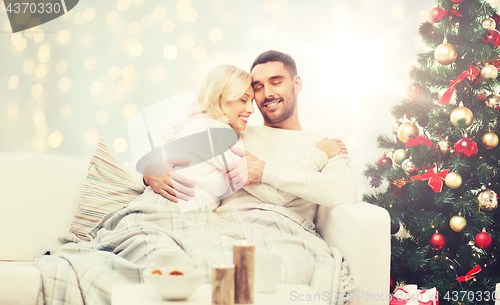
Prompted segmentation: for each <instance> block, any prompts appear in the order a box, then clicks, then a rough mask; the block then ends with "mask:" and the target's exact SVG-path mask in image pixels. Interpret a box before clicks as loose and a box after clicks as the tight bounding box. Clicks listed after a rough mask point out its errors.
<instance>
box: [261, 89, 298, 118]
mask: <svg viewBox="0 0 500 305" xmlns="http://www.w3.org/2000/svg"><path fill="white" fill-rule="evenodd" d="M292 96H293V99H292V100H289V101H288V102H287V103H285V102H284V99H283V98H282V97H280V98H274V99H267V98H266V99H265V100H264V103H262V104H263V105H265V104H266V103H269V102H271V103H272V102H281V103H282V105H283V108H282V111H281V113H280V114H279V115H278V116H273V117H270V116H269V115H268V113H267V111H266V106H262V108H263V109H264V111H262V110H261V111H260V112H261V113H262V116H263V117H264V120H265V121H266V122H269V123H279V122H283V121H284V120H286V119H288V118H289V117H291V116H292V115H293V112H294V111H295V103H296V99H295V94H292ZM270 114H271V115H272V114H274V113H270Z"/></svg>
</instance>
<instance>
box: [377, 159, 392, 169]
mask: <svg viewBox="0 0 500 305" xmlns="http://www.w3.org/2000/svg"><path fill="white" fill-rule="evenodd" d="M377 165H378V166H379V167H380V168H381V169H389V168H391V167H392V159H391V158H389V157H386V156H382V157H380V158H379V159H378V160H377Z"/></svg>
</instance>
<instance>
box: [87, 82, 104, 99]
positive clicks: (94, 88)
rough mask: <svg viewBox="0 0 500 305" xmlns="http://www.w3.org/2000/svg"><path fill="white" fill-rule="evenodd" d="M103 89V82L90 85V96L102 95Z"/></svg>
mask: <svg viewBox="0 0 500 305" xmlns="http://www.w3.org/2000/svg"><path fill="white" fill-rule="evenodd" d="M103 89H104V88H103V86H102V83H101V82H93V83H92V85H90V94H92V95H93V96H98V95H101V93H102V90H103Z"/></svg>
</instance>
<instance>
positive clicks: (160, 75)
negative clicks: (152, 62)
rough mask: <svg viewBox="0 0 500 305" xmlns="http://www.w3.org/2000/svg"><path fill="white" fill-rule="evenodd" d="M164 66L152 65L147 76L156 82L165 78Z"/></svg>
mask: <svg viewBox="0 0 500 305" xmlns="http://www.w3.org/2000/svg"><path fill="white" fill-rule="evenodd" d="M165 75H166V73H165V68H164V67H163V66H154V67H152V68H151V69H150V70H149V78H150V79H151V80H152V81H153V82H156V83H159V82H162V81H163V80H164V79H165Z"/></svg>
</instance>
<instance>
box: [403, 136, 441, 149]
mask: <svg viewBox="0 0 500 305" xmlns="http://www.w3.org/2000/svg"><path fill="white" fill-rule="evenodd" d="M422 144H425V145H426V146H428V147H431V148H432V147H434V143H432V141H431V140H429V139H428V138H426V137H422V136H413V135H411V136H410V139H409V140H408V141H406V144H405V146H409V147H413V146H418V145H422Z"/></svg>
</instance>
